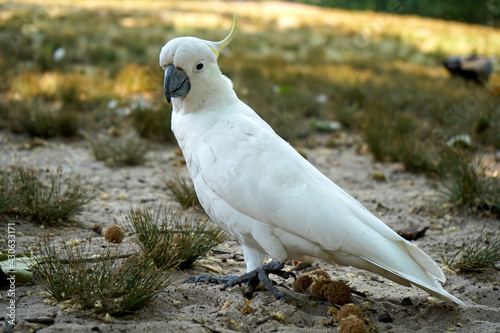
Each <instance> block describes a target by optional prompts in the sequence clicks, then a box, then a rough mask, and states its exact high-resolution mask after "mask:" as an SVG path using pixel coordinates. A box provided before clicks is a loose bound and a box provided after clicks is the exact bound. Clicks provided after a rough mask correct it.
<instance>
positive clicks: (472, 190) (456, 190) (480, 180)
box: [439, 146, 500, 213]
mask: <svg viewBox="0 0 500 333" xmlns="http://www.w3.org/2000/svg"><path fill="white" fill-rule="evenodd" d="M439 169H440V171H441V173H442V174H443V175H445V178H444V184H445V195H446V196H447V198H448V200H449V201H450V202H451V203H453V204H455V205H457V206H465V207H470V208H474V209H479V210H483V211H492V212H494V213H498V212H500V181H499V180H498V178H495V177H490V176H488V175H486V172H485V168H484V167H483V166H481V165H480V162H479V161H478V160H476V159H474V157H473V156H472V153H471V152H470V151H467V150H466V149H461V148H450V147H447V146H444V147H443V149H442V152H441V156H440V167H439Z"/></svg>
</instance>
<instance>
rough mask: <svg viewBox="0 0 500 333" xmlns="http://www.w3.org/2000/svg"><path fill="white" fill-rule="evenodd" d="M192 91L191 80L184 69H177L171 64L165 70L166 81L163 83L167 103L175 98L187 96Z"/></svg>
mask: <svg viewBox="0 0 500 333" xmlns="http://www.w3.org/2000/svg"><path fill="white" fill-rule="evenodd" d="M189 89H191V83H190V82H189V78H188V76H187V75H186V72H184V71H183V70H182V69H180V68H177V67H175V66H174V64H170V65H168V66H167V68H165V81H164V82H163V90H164V91H165V97H166V98H167V102H169V103H170V100H171V99H172V98H173V97H182V96H186V95H187V93H188V92H189Z"/></svg>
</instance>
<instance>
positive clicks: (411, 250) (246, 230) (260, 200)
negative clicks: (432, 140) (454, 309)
mask: <svg viewBox="0 0 500 333" xmlns="http://www.w3.org/2000/svg"><path fill="white" fill-rule="evenodd" d="M236 28H237V19H236V16H235V19H234V24H233V28H232V30H231V32H230V34H229V35H228V37H226V38H225V39H224V40H222V41H220V42H211V41H205V40H202V39H198V38H195V37H179V38H175V39H172V40H170V41H169V42H168V43H167V44H165V46H163V48H162V50H161V53H160V66H161V67H162V68H163V69H164V70H165V81H164V90H165V96H166V98H167V101H168V102H169V103H170V102H172V105H173V111H172V131H173V132H174V134H175V137H176V139H177V141H178V144H179V146H180V148H181V149H182V152H183V154H184V158H185V160H186V165H187V168H188V171H189V174H190V176H191V178H192V180H193V183H194V187H195V190H196V194H197V196H198V199H199V200H200V203H201V205H202V206H203V208H204V209H205V211H206V212H207V214H208V215H209V216H210V217H211V219H212V220H213V221H215V222H216V223H217V224H218V225H219V226H220V227H221V228H222V229H224V230H225V231H226V232H227V233H228V234H230V235H231V236H232V237H234V238H235V239H237V240H238V241H239V242H240V243H241V246H242V248H243V255H244V257H245V262H246V266H247V273H246V274H243V275H241V276H239V277H237V276H229V277H219V278H213V277H207V276H205V277H204V278H202V279H204V280H208V281H218V282H221V281H222V282H225V286H226V287H231V286H234V285H236V284H241V283H242V282H248V283H249V287H250V286H253V287H255V286H256V285H257V284H258V283H259V282H262V284H263V285H264V286H265V287H266V288H267V289H268V290H270V291H271V292H272V293H273V294H274V295H275V296H276V297H281V298H284V297H283V294H282V293H281V292H280V291H279V290H278V289H277V288H276V287H275V286H273V285H272V283H270V280H269V278H268V274H269V273H273V274H278V275H280V276H283V277H285V278H287V277H289V276H293V274H292V273H288V272H284V271H283V270H282V268H283V267H284V263H285V262H286V261H287V260H289V259H292V258H303V257H304V256H310V257H315V258H319V259H323V260H325V261H327V262H334V263H337V264H340V265H351V266H354V267H357V268H361V269H365V270H368V271H371V272H375V273H378V274H380V275H382V276H384V277H386V278H388V279H390V280H392V281H395V282H397V283H400V284H402V285H404V286H408V287H409V286H412V285H414V286H417V287H420V288H422V289H423V290H425V291H427V292H429V293H430V294H432V295H434V296H436V297H439V298H441V299H443V300H445V301H447V302H451V303H455V304H463V302H462V301H460V300H459V299H458V298H456V297H454V296H452V295H451V294H449V293H448V292H446V291H445V290H444V289H443V287H442V286H441V285H440V283H439V282H440V281H441V282H443V281H445V276H444V274H443V272H442V271H441V269H440V268H439V267H438V265H437V264H436V263H435V262H434V261H433V260H432V259H431V258H430V257H429V256H428V255H427V254H425V253H424V252H423V251H422V250H420V249H419V248H418V247H416V246H415V245H413V244H412V243H410V242H408V241H406V240H405V239H403V238H401V237H400V236H399V235H398V234H396V233H395V232H394V231H393V230H392V229H390V228H389V227H387V226H386V225H385V224H384V223H383V222H382V221H380V220H379V219H378V218H377V217H375V216H374V215H373V214H371V213H370V212H369V211H368V210H367V209H366V208H365V207H363V206H362V205H361V204H360V203H359V202H358V201H356V200H355V199H354V198H352V197H351V196H349V195H348V194H347V193H346V192H344V191H343V190H342V189H341V188H340V187H338V186H337V185H336V184H335V183H333V182H332V181H331V180H330V179H328V178H327V177H326V176H324V175H323V174H322V173H321V172H320V171H318V170H317V169H316V168H315V167H314V166H313V165H311V164H310V163H309V162H308V161H307V160H306V159H304V158H303V157H302V156H301V155H300V154H299V153H297V152H296V151H295V150H294V149H293V148H292V147H291V146H290V145H289V144H288V143H287V142H286V141H284V140H283V139H282V138H281V137H279V136H278V135H277V134H276V133H275V132H274V131H273V129H272V128H271V127H270V126H269V125H268V124H267V123H266V122H265V121H264V120H262V119H261V118H260V117H259V116H258V115H257V114H256V113H255V112H254V111H253V110H252V109H251V108H250V107H249V106H247V105H246V104H245V103H243V102H242V101H240V100H239V99H238V97H237V96H236V94H235V92H234V91H233V88H232V83H231V81H230V80H229V79H228V78H227V77H225V76H224V75H222V74H221V72H220V70H219V67H218V65H217V58H218V55H219V53H220V52H221V50H222V49H223V48H224V47H225V46H227V44H229V42H230V41H231V39H232V38H233V36H234V35H235V32H236ZM266 254H267V255H268V256H269V257H271V258H272V259H273V261H271V262H270V263H268V264H265V265H263V260H264V257H265V255H266ZM199 280H200V279H198V280H197V281H199Z"/></svg>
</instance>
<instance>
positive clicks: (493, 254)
mask: <svg viewBox="0 0 500 333" xmlns="http://www.w3.org/2000/svg"><path fill="white" fill-rule="evenodd" d="M473 234H475V233H473ZM444 262H445V264H446V265H448V266H449V267H453V268H456V269H457V270H458V271H459V272H461V273H467V272H477V271H481V270H483V269H485V268H490V267H495V265H497V264H498V263H500V233H498V232H493V233H487V232H485V230H484V229H483V230H482V231H481V232H480V233H479V235H477V236H476V237H474V236H472V237H471V236H470V234H468V235H467V237H466V238H465V240H464V241H463V243H462V245H461V246H460V248H459V249H458V250H457V251H456V252H455V254H454V255H453V256H451V257H449V258H446V257H445V258H444Z"/></svg>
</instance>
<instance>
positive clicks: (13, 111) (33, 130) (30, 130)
mask: <svg viewBox="0 0 500 333" xmlns="http://www.w3.org/2000/svg"><path fill="white" fill-rule="evenodd" d="M4 108H6V109H7V111H8V116H7V118H8V119H7V121H8V123H9V124H10V128H11V130H12V131H13V132H16V133H27V134H28V135H30V136H32V137H41V138H52V137H56V136H65V137H70V136H74V135H76V134H77V133H78V131H79V130H80V128H81V127H82V117H81V115H80V114H78V113H77V112H75V111H73V110H71V109H57V108H53V107H51V106H50V105H49V104H48V103H46V102H44V101H43V100H42V99H41V98H33V99H31V100H29V101H27V102H24V103H21V102H18V101H12V102H10V103H8V105H6V106H4Z"/></svg>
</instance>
